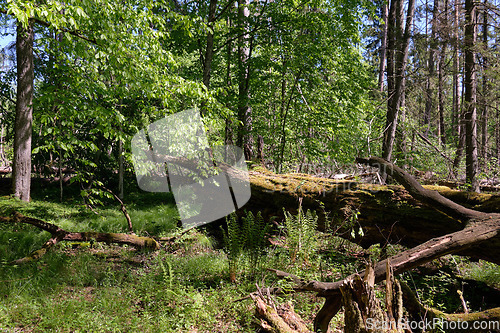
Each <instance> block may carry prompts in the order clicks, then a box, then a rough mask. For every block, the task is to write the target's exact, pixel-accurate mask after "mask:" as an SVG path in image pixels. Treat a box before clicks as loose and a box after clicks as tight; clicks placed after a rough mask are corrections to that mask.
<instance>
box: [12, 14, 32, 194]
mask: <svg viewBox="0 0 500 333" xmlns="http://www.w3.org/2000/svg"><path fill="white" fill-rule="evenodd" d="M33 40H34V32H33V21H32V20H29V21H28V26H26V27H24V26H23V24H22V23H21V22H18V23H17V37H16V56H17V96H16V119H15V124H14V131H15V133H14V160H13V165H12V187H13V188H12V190H13V194H14V196H16V197H17V198H19V199H21V200H23V201H30V188H31V137H32V121H33V80H34V68H33Z"/></svg>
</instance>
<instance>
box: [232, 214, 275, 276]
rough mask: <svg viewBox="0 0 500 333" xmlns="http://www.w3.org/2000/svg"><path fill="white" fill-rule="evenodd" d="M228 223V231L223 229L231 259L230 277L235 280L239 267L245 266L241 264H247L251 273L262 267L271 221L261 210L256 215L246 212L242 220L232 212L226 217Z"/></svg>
mask: <svg viewBox="0 0 500 333" xmlns="http://www.w3.org/2000/svg"><path fill="white" fill-rule="evenodd" d="M226 223H227V231H226V230H224V229H222V231H223V235H224V243H225V247H224V251H225V252H226V254H227V258H228V260H229V277H230V279H231V281H232V282H234V281H236V273H237V271H238V268H243V267H240V266H245V264H246V265H247V266H248V268H249V269H248V271H249V273H250V275H253V274H255V272H256V271H257V270H258V269H259V268H260V267H261V264H262V260H261V259H262V258H263V254H264V249H265V247H266V245H267V234H268V232H269V230H270V223H266V221H265V220H264V218H263V217H262V214H261V213H260V212H258V213H257V214H256V215H254V214H253V213H252V212H245V216H243V217H242V218H241V221H239V220H238V217H237V215H236V214H231V215H229V216H228V217H227V218H226ZM245 261H246V262H245Z"/></svg>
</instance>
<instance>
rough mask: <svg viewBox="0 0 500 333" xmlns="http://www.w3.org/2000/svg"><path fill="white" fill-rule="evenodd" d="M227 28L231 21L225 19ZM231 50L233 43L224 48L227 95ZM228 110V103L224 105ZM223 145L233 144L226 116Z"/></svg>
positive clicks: (230, 126)
mask: <svg viewBox="0 0 500 333" xmlns="http://www.w3.org/2000/svg"><path fill="white" fill-rule="evenodd" d="M227 26H228V27H229V28H231V19H230V18H229V17H228V18H227ZM232 50H233V43H232V42H231V41H229V43H227V46H226V89H227V90H226V91H227V94H228V95H229V94H230V91H231V86H232V82H231V55H232ZM226 106H227V107H228V108H229V103H228V104H227V105H226ZM224 132H225V133H224V144H226V145H232V144H233V124H232V120H231V117H230V116H228V117H227V118H226V124H225V131H224Z"/></svg>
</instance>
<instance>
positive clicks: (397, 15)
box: [382, 0, 415, 161]
mask: <svg viewBox="0 0 500 333" xmlns="http://www.w3.org/2000/svg"><path fill="white" fill-rule="evenodd" d="M414 12H415V1H414V0H409V1H408V12H407V14H406V25H405V28H404V31H403V29H402V28H401V25H402V22H403V3H402V0H393V1H391V7H390V10H389V19H388V30H387V32H388V33H387V36H388V37H387V39H388V43H387V80H388V84H387V87H388V97H389V98H388V101H387V118H386V127H385V132H384V141H383V145H382V157H383V158H384V159H385V160H387V161H390V160H391V159H392V150H393V147H394V139H395V137H396V129H397V124H398V115H399V107H400V105H401V97H402V95H403V88H404V80H405V70H406V63H407V60H408V47H409V41H410V29H411V25H412V21H413V13H414ZM389 62H392V64H390V63H389ZM389 75H391V76H392V77H391V78H390V79H389ZM389 81H390V82H389Z"/></svg>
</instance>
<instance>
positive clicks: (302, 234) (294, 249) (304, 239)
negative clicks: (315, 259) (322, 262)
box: [284, 206, 318, 262]
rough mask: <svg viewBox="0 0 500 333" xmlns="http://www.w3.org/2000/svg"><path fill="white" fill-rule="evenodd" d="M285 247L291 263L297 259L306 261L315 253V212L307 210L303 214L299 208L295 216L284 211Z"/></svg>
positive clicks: (316, 218)
mask: <svg viewBox="0 0 500 333" xmlns="http://www.w3.org/2000/svg"><path fill="white" fill-rule="evenodd" d="M284 214H285V229H286V241H285V243H286V245H287V248H288V251H289V254H290V259H291V261H292V262H296V261H297V260H298V259H301V260H302V261H308V260H309V259H310V257H311V255H312V254H313V253H314V251H315V245H316V241H317V234H316V227H317V222H318V217H317V216H316V213H315V212H312V211H310V210H307V212H306V213H304V212H303V210H302V207H301V206H299V211H298V213H297V215H292V214H291V213H290V212H287V211H284Z"/></svg>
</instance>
